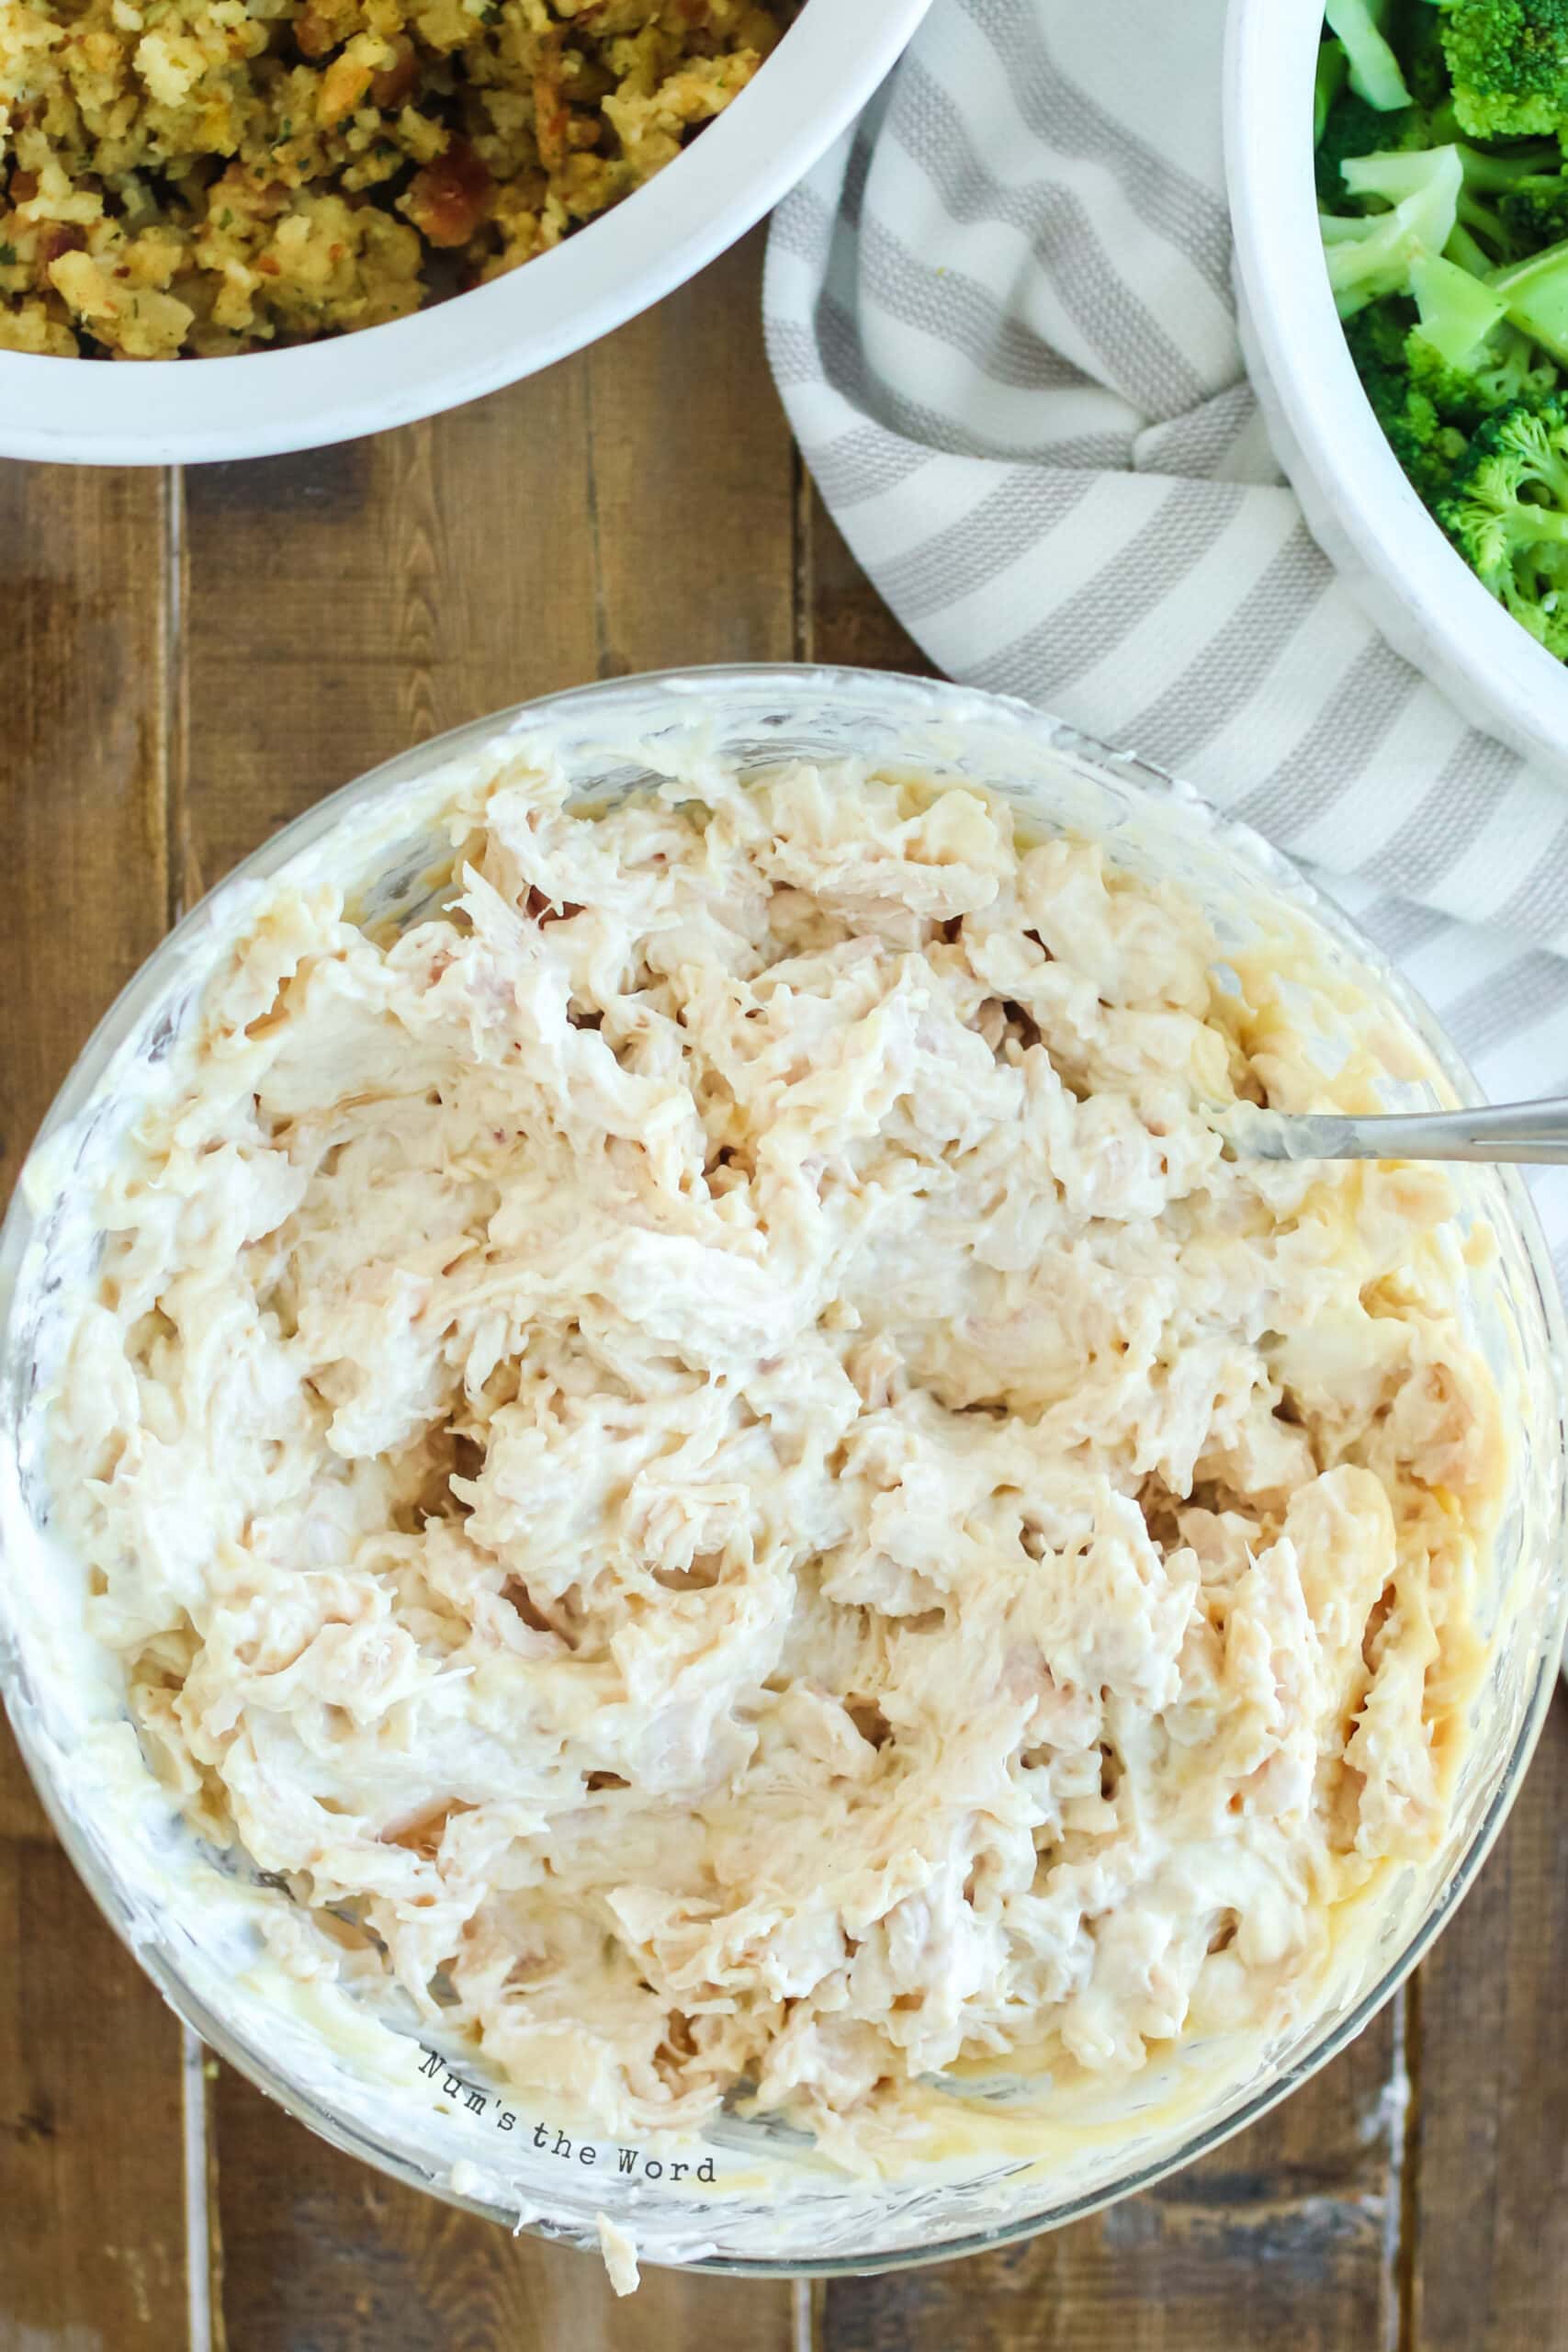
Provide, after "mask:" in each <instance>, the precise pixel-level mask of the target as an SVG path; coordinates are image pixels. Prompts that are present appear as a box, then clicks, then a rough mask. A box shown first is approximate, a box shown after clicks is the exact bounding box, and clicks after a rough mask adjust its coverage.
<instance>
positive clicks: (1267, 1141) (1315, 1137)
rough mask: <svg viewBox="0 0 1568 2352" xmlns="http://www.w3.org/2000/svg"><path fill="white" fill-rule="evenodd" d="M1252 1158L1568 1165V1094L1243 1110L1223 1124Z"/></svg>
mask: <svg viewBox="0 0 1568 2352" xmlns="http://www.w3.org/2000/svg"><path fill="white" fill-rule="evenodd" d="M1224 1134H1225V1136H1227V1138H1228V1140H1229V1141H1230V1142H1231V1143H1232V1144H1234V1146H1235V1148H1236V1150H1237V1151H1238V1152H1239V1153H1241V1154H1242V1155H1243V1156H1244V1157H1245V1158H1247V1159H1502V1160H1510V1161H1512V1162H1514V1163H1515V1164H1516V1165H1520V1166H1524V1165H1529V1166H1532V1167H1533V1166H1558V1165H1568V1096H1563V1095H1551V1096H1548V1097H1547V1098H1546V1099H1545V1100H1544V1101H1542V1102H1540V1103H1491V1104H1485V1103H1483V1104H1480V1105H1478V1106H1474V1107H1472V1108H1470V1109H1466V1110H1462V1111H1413V1112H1408V1113H1401V1114H1399V1115H1397V1116H1394V1117H1382V1116H1379V1117H1365V1118H1363V1117H1359V1116H1356V1115H1353V1114H1346V1113H1341V1112H1337V1111H1326V1112H1309V1113H1304V1114H1301V1115H1299V1116H1298V1115H1293V1114H1291V1113H1289V1112H1282V1111H1260V1110H1256V1109H1254V1108H1253V1107H1252V1106H1251V1105H1250V1104H1241V1105H1238V1106H1237V1109H1236V1110H1235V1112H1233V1113H1231V1114H1230V1115H1229V1116H1228V1117H1227V1118H1226V1119H1225V1121H1224Z"/></svg>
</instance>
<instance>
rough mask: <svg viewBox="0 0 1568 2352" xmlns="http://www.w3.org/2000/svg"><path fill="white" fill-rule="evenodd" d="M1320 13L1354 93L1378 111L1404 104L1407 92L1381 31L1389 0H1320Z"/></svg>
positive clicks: (1406, 103)
mask: <svg viewBox="0 0 1568 2352" xmlns="http://www.w3.org/2000/svg"><path fill="white" fill-rule="evenodd" d="M1323 13H1324V16H1325V19H1326V20H1327V24H1328V29H1329V31H1330V32H1331V33H1334V34H1335V35H1336V36H1337V39H1338V40H1339V41H1340V42H1341V44H1342V45H1343V48H1344V51H1345V55H1346V58H1347V60H1348V64H1349V68H1350V87H1351V88H1352V90H1354V92H1355V93H1356V96H1358V97H1359V98H1364V99H1365V100H1366V102H1367V104H1368V106H1370V107H1377V109H1378V111H1379V113H1380V114H1392V113H1393V109H1394V108H1395V107H1407V106H1408V105H1409V104H1410V92H1409V91H1408V89H1407V88H1406V87H1405V84H1404V74H1402V73H1401V72H1400V70H1399V60H1398V59H1397V58H1396V57H1395V55H1394V53H1393V50H1392V49H1390V47H1389V45H1388V41H1387V39H1386V37H1385V36H1384V33H1383V25H1384V23H1385V21H1386V19H1387V17H1388V13H1389V0H1324V10H1323Z"/></svg>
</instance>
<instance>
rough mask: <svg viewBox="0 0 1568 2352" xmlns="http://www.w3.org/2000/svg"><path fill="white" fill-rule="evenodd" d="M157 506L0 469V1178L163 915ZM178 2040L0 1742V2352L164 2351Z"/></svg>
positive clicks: (109, 487) (169, 2307)
mask: <svg viewBox="0 0 1568 2352" xmlns="http://www.w3.org/2000/svg"><path fill="white" fill-rule="evenodd" d="M164 513H165V507H164V485H163V483H162V481H160V480H159V478H158V477H157V476H156V475H151V474H105V473H94V472H89V471H86V470H83V471H73V470H70V469H63V468H61V469H38V468H27V467H22V466H5V467H0V582H3V585H4V602H5V609H6V617H7V622H8V624H9V626H8V627H7V628H6V632H5V636H4V639H0V707H3V708H4V709H5V711H6V758H5V761H4V763H3V765H0V828H3V831H4V838H5V840H6V846H7V853H8V858H9V876H10V880H9V910H10V918H11V945H12V954H11V956H10V959H9V964H8V968H7V973H6V1009H5V1014H4V1024H5V1025H4V1035H3V1037H0V1169H3V1171H4V1172H3V1177H0V1182H3V1185H4V1191H5V1193H7V1194H8V1193H9V1191H10V1187H11V1183H12V1182H13V1180H14V1178H15V1175H16V1171H17V1168H18V1167H19V1165H20V1163H21V1159H22V1157H23V1154H24V1153H25V1151H26V1148H27V1146H28V1142H29V1141H30V1139H31V1136H32V1134H33V1130H34V1128H35V1127H36V1125H37V1124H38V1122H39V1118H40V1117H41V1116H42V1114H43V1112H44V1110H45V1109H46V1107H47V1105H48V1103H49V1099H50V1097H51V1094H52V1093H53V1092H54V1090H55V1088H56V1087H57V1086H58V1085H59V1083H60V1081H61V1080H62V1078H63V1077H64V1076H65V1073H66V1070H67V1069H68V1068H69V1066H70V1063H71V1061H72V1059H73V1057H74V1055H75V1053H76V1051H77V1049H78V1048H79V1046H81V1045H82V1043H83V1041H84V1040H85V1037H86V1035H87V1033H88V1031H89V1030H90V1029H91V1027H92V1025H93V1023H94V1022H95V1021H96V1019H97V1017H98V1015H99V1013H101V1012H103V1011H104V1010H105V1009H106V1008H107V1004H108V1002H109V1001H110V999H111V998H112V997H113V995H114V994H115V992H116V990H117V989H118V988H119V987H120V986H121V985H122V984H123V982H124V981H126V980H127V979H128V978H130V974H131V973H132V971H133V970H134V969H135V967H136V966H137V965H138V963H140V961H141V958H142V957H143V956H145V955H146V954H147V953H148V951H149V950H150V949H151V948H152V946H153V945H154V944H155V943H156V941H157V939H158V937H159V935H160V933H162V931H163V929H164V921H165V914H166V898H167V860H166V854H165V846H164V805H165V803H164V791H165V775H164V743H165V707H164V705H165V681H166V671H165V665H164ZM181 2150H182V2142H181V2126H180V2076H179V2033H178V2029H177V2027H176V2026H175V2020H174V2018H172V2017H171V2016H170V2015H169V2012H168V2011H167V2010H166V2009H165V2008H164V2006H163V2004H162V2002H161V2001H160V2000H159V1998H158V1996H157V1995H156V1994H155V1993H154V1992H153V1990H152V1986H151V1985H149V1984H148V1983H147V1981H146V1979H145V1978H144V1977H143V1976H142V1974H141V1971H140V1970H139V1969H138V1968H137V1967H136V1965H135V1963H134V1962H133V1961H131V1959H130V1957H129V1955H128V1954H127V1953H126V1952H125V1951H123V1949H122V1948H121V1946H120V1945H119V1943H118V1941H117V1940H116V1939H115V1937H114V1936H113V1935H112V1934H111V1932H110V1930H109V1929H108V1928H107V1926H106V1925H105V1924H104V1922H103V1920H102V1919H101V1918H100V1917H99V1916H98V1914H97V1912H96V1909H95V1908H94V1906H93V1905H92V1903H91V1902H90V1901H89V1899H88V1897H87V1895H86V1894H85V1893H84V1891H83V1890H82V1888H81V1887H80V1886H79V1884H78V1883H77V1882H76V1879H75V1876H74V1874H73V1871H72V1869H71V1867H70V1865H69V1863H68V1862H67V1861H66V1860H65V1857H64V1855H63V1854H62V1852H61V1851H60V1849H58V1847H57V1846H55V1845H54V1843H53V1840H52V1837H51V1832H50V1830H49V1827H48V1824H47V1822H46V1820H45V1817H44V1815H43V1813H42V1810H41V1808H40V1807H39V1804H38V1801H37V1799H36V1797H35V1796H34V1795H33V1792H32V1790H31V1788H30V1787H29V1786H28V1781H27V1778H26V1775H25V1773H24V1772H23V1770H22V1767H21V1764H20V1761H19V1759H18V1758H17V1755H16V1752H15V1749H14V1747H13V1746H12V1743H11V1740H10V1736H9V1734H8V1733H6V1732H4V1731H3V1730H0V2217H3V2219H0V2227H3V2232H4V2241H5V2245H4V2260H3V2261H0V2352H33V2347H35V2346H37V2347H43V2346H50V2347H53V2346H73V2347H74V2346H81V2347H84V2352H85V2347H86V2346H97V2345H103V2346H114V2347H115V2352H122V2347H123V2352H130V2347H132V2346H137V2345H149V2346H155V2347H157V2352H165V2348H166V2347H172V2346H175V2345H177V2344H179V2343H182V2342H183V2341H184V2340H185V2314H186V2282H185V2254H184V2205H183V2189H182V2153H181Z"/></svg>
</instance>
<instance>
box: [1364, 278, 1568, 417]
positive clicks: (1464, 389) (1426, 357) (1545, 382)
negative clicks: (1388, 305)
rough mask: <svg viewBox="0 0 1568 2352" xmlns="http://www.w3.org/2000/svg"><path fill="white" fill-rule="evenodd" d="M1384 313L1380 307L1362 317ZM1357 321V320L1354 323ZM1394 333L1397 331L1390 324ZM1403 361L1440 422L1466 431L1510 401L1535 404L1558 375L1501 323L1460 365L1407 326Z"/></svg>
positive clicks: (1552, 387)
mask: <svg viewBox="0 0 1568 2352" xmlns="http://www.w3.org/2000/svg"><path fill="white" fill-rule="evenodd" d="M1374 315H1375V316H1379V317H1382V316H1384V315H1386V314H1385V312H1384V311H1383V310H1382V306H1381V305H1380V307H1379V310H1378V311H1376V312H1375V313H1374V312H1372V311H1368V312H1367V313H1366V316H1367V317H1368V318H1371V317H1373V316H1374ZM1358 323H1359V322H1358ZM1399 332H1400V330H1399V327H1398V325H1397V324H1394V325H1393V333H1394V334H1398V333H1399ZM1403 347H1404V364H1405V366H1406V368H1408V370H1409V375H1410V382H1411V386H1412V388H1413V389H1414V390H1416V391H1417V392H1420V393H1423V394H1425V396H1426V397H1427V399H1428V400H1429V401H1431V402H1432V405H1433V407H1434V408H1435V409H1436V410H1437V412H1438V416H1439V417H1440V418H1441V419H1442V421H1443V423H1444V424H1453V425H1457V426H1459V428H1460V429H1461V432H1465V433H1470V432H1472V431H1473V429H1474V428H1475V426H1476V425H1478V424H1480V423H1481V421H1482V419H1483V417H1486V416H1490V415H1491V414H1492V413H1493V411H1494V410H1495V409H1500V408H1506V406H1507V405H1508V403H1509V402H1510V401H1529V402H1530V403H1532V404H1534V405H1536V406H1539V405H1540V402H1541V401H1544V400H1545V399H1546V398H1547V396H1548V394H1549V393H1551V392H1554V391H1555V390H1557V387H1558V383H1559V380H1560V379H1559V377H1558V373H1557V370H1556V368H1554V367H1553V366H1552V364H1551V361H1550V360H1549V359H1542V358H1541V356H1540V353H1539V352H1538V351H1537V350H1536V347H1535V345H1533V344H1532V343H1531V341H1530V340H1529V336H1528V335H1523V334H1519V332H1518V330H1517V328H1516V327H1511V326H1508V325H1506V324H1504V325H1501V326H1498V327H1496V328H1495V329H1494V330H1493V332H1492V334H1489V335H1488V336H1487V338H1486V340H1485V342H1484V343H1482V344H1480V345H1477V347H1476V349H1475V350H1474V351H1473V352H1472V353H1471V354H1470V356H1469V357H1468V358H1467V359H1466V361H1465V362H1464V364H1463V365H1462V366H1456V365H1455V364H1454V363H1453V362H1452V361H1451V360H1448V359H1445V358H1444V357H1443V356H1442V355H1441V353H1440V352H1439V351H1438V348H1437V346H1436V345H1434V344H1432V343H1430V342H1429V341H1428V340H1427V336H1426V334H1425V333H1424V332H1423V330H1422V328H1421V327H1419V326H1416V327H1413V328H1412V329H1411V330H1410V332H1409V333H1408V334H1406V335H1405V336H1404V346H1403Z"/></svg>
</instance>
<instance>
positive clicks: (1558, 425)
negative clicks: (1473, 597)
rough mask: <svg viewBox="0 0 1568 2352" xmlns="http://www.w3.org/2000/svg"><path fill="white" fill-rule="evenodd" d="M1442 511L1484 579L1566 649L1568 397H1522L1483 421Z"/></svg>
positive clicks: (1441, 518) (1556, 648)
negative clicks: (1539, 399)
mask: <svg viewBox="0 0 1568 2352" xmlns="http://www.w3.org/2000/svg"><path fill="white" fill-rule="evenodd" d="M1435 511H1436V513H1437V517H1438V522H1439V523H1440V524H1441V525H1442V526H1443V528H1444V530H1445V531H1446V532H1447V533H1448V535H1449V537H1450V539H1451V540H1452V541H1453V544H1454V546H1455V547H1456V548H1458V549H1459V551H1460V553H1461V555H1462V556H1463V558H1464V560H1465V561H1466V562H1467V563H1468V564H1469V565H1470V567H1471V570H1472V571H1473V572H1474V573H1475V574H1476V576H1477V578H1478V579H1479V580H1480V581H1481V582H1482V584H1483V586H1484V587H1486V588H1489V589H1490V590H1491V592H1492V594H1493V595H1494V596H1495V597H1496V598H1497V600H1498V602H1499V603H1500V604H1503V605H1506V606H1507V609H1508V610H1509V612H1510V613H1512V614H1513V616H1514V618H1515V619H1516V620H1517V621H1519V622H1521V623H1522V624H1523V626H1524V627H1525V628H1528V629H1529V632H1530V635H1531V636H1532V637H1534V638H1537V639H1540V643H1541V644H1542V645H1544V646H1545V647H1546V648H1547V650H1549V651H1550V652H1551V653H1554V654H1556V655H1557V657H1558V659H1559V660H1562V659H1565V658H1568V398H1565V397H1564V395H1563V394H1562V393H1561V392H1556V393H1553V394H1551V396H1550V398H1548V399H1547V400H1545V401H1542V402H1541V403H1540V405H1539V406H1533V407H1532V406H1531V405H1530V404H1529V403H1528V402H1526V401H1514V402H1513V403H1512V404H1511V405H1510V406H1508V407H1507V408H1503V409H1499V410H1498V411H1497V413H1496V414H1495V416H1491V417H1488V418H1487V420H1486V421H1485V423H1484V424H1481V425H1479V426H1477V428H1476V431H1475V433H1474V435H1472V439H1471V442H1470V446H1469V447H1468V449H1467V450H1466V451H1465V452H1464V454H1463V456H1462V457H1461V459H1460V461H1459V463H1458V464H1457V466H1456V467H1455V469H1454V480H1453V485H1452V488H1451V490H1450V493H1449V495H1448V496H1447V497H1445V498H1442V499H1439V500H1438V504H1437V507H1436V510H1435Z"/></svg>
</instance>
